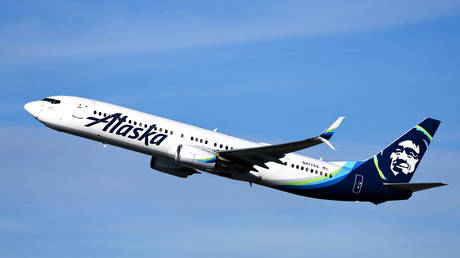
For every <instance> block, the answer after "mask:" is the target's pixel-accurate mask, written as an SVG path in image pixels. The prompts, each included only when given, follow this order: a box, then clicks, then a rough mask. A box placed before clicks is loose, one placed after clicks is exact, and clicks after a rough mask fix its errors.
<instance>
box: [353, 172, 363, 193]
mask: <svg viewBox="0 0 460 258" xmlns="http://www.w3.org/2000/svg"><path fill="white" fill-rule="evenodd" d="M363 181H364V177H363V176H362V175H360V174H356V176H355V184H354V185H353V190H352V191H353V193H355V194H359V193H360V192H361V188H363Z"/></svg>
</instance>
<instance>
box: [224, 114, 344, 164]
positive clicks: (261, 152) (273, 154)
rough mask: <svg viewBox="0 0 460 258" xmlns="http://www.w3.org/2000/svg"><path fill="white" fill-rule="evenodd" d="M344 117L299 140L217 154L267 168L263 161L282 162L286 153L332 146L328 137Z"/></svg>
mask: <svg viewBox="0 0 460 258" xmlns="http://www.w3.org/2000/svg"><path fill="white" fill-rule="evenodd" d="M343 119H344V117H339V118H338V119H337V120H336V121H335V122H334V123H333V124H332V125H331V126H329V127H328V128H327V129H326V130H324V131H323V133H321V134H320V135H318V136H316V137H312V138H308V139H305V140H301V141H295V142H288V143H283V144H275V145H265V146H258V147H252V148H244V149H235V150H226V151H219V152H218V155H219V157H221V158H224V159H227V160H240V161H244V162H246V163H250V164H252V165H258V166H261V167H265V168H268V167H267V166H266V165H265V162H269V161H273V162H277V163H280V164H282V163H283V162H281V161H280V158H282V157H284V155H286V154H287V153H291V152H295V151H299V150H303V149H306V148H310V147H313V146H315V145H318V144H320V143H326V144H327V145H328V146H329V147H331V148H332V149H334V147H333V146H332V145H331V143H330V142H329V139H330V138H331V137H332V135H333V134H334V132H335V129H337V127H339V125H340V123H341V122H342V120H343Z"/></svg>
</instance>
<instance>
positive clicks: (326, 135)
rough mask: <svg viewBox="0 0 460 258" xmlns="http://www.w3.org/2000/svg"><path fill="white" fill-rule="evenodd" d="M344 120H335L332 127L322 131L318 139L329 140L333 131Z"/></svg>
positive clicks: (340, 118) (341, 118)
mask: <svg viewBox="0 0 460 258" xmlns="http://www.w3.org/2000/svg"><path fill="white" fill-rule="evenodd" d="M344 118H345V117H344V116H341V117H339V118H337V120H335V122H334V123H333V124H332V125H330V126H329V127H328V128H327V129H326V130H324V132H323V133H322V134H321V135H320V137H321V138H323V139H325V140H329V139H331V137H332V135H333V134H334V132H335V129H337V127H339V125H340V123H342V120H343V119H344Z"/></svg>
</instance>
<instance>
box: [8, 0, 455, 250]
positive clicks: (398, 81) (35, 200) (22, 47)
mask: <svg viewBox="0 0 460 258" xmlns="http://www.w3.org/2000/svg"><path fill="white" fill-rule="evenodd" d="M0 33H1V35H2V37H0V79H1V89H2V91H1V93H0V94H1V97H2V102H1V103H0V114H1V115H2V118H3V119H1V120H0V130H1V134H0V139H1V140H0V143H1V144H0V154H1V155H0V161H1V164H2V169H1V170H0V256H1V257H254V256H264V257H280V256H287V257H305V256H306V255H310V256H313V255H321V256H323V257H337V256H339V255H340V256H342V257H351V256H353V257H356V255H357V254H361V255H366V256H368V255H370V254H372V256H375V257H388V256H390V255H391V256H392V257H433V256H443V257H457V256H458V255H457V253H458V252H459V251H460V250H459V247H458V242H459V240H460V232H459V229H460V223H459V222H458V218H459V216H460V208H459V207H460V202H459V200H458V198H457V196H459V194H460V190H459V189H458V187H457V183H456V182H458V181H459V179H460V176H458V174H457V171H458V168H457V166H456V161H457V160H458V158H459V157H460V144H459V141H460V133H459V132H460V118H459V116H458V111H460V98H459V87H458V85H460V77H459V74H460V70H459V67H460V61H459V60H460V50H459V47H458V46H460V1H423V0H422V1H385V2H382V1H353V2H350V1H347V2H344V1H326V2H323V3H321V4H318V3H316V1H218V2H216V1H167V3H166V2H156V1H126V2H123V1H97V2H94V1H79V2H76V1H40V2H37V1H9V2H8V1H3V2H0ZM49 95H77V96H83V97H89V98H95V99H100V100H104V101H108V102H113V103H115V104H119V105H123V106H128V107H132V108H135V109H139V110H142V111H145V112H149V113H153V114H156V115H161V116H165V117H169V118H172V119H176V120H179V121H183V122H187V123H191V124H195V125H198V126H201V127H205V128H210V129H212V128H215V127H218V128H219V130H220V131H222V132H225V133H229V134H232V135H235V136H239V137H243V138H247V139H251V140H255V141H261V142H270V143H281V142H286V141H291V140H298V139H301V138H305V137H310V136H313V135H316V134H317V133H318V132H320V131H321V130H323V129H324V128H325V127H327V126H328V125H329V124H330V123H331V122H332V121H334V119H336V117H337V116H341V115H344V116H346V117H347V118H346V120H345V121H344V123H343V125H342V126H341V127H340V129H339V130H338V131H337V133H336V135H335V136H334V139H333V140H332V141H333V144H334V145H335V147H336V148H337V149H338V150H337V151H332V150H330V149H328V148H327V147H325V146H318V147H314V148H312V149H309V150H305V151H302V152H301V153H303V154H306V155H309V156H312V157H315V158H319V157H324V159H325V160H330V161H338V160H360V159H364V158H367V157H369V156H371V155H373V154H374V153H377V152H378V151H379V150H380V149H382V148H383V147H385V146H386V145H387V144H388V143H390V142H391V141H392V140H393V139H395V138H396V137H398V136H399V135H401V134H402V133H403V132H405V131H406V130H407V129H409V128H410V127H412V126H413V125H414V124H416V123H417V122H419V121H420V120H422V119H423V118H424V117H426V116H431V117H434V118H437V119H440V120H441V121H442V123H441V126H440V128H439V130H438V132H437V134H436V136H435V138H434V141H433V144H432V145H431V148H430V150H429V151H428V152H427V154H426V155H425V157H424V159H423V161H422V163H421V165H420V166H419V168H418V170H417V173H416V174H415V176H414V177H413V181H414V182H432V181H436V182H437V181H440V182H445V183H448V184H449V185H448V186H446V187H443V188H439V189H433V190H429V191H424V192H419V193H417V194H415V195H414V196H413V197H412V199H411V200H409V201H401V202H388V203H384V204H381V205H379V206H375V205H372V204H368V203H346V202H334V201H322V200H315V199H310V198H304V197H299V196H294V195H290V194H287V193H283V192H279V191H276V190H272V189H267V188H263V187H261V186H254V187H252V188H250V187H249V186H248V184H246V183H242V182H237V181H230V180H228V179H224V178H219V177H215V176H211V175H206V174H201V175H195V176H192V177H190V178H188V179H185V180H184V179H180V178H175V177H173V176H169V175H165V174H162V173H160V172H156V171H153V170H151V169H150V168H149V157H147V156H145V155H142V154H138V153H133V152H130V151H127V150H122V149H118V148H115V147H112V146H108V147H107V148H105V149H104V148H103V147H102V146H101V144H98V143H95V142H91V141H89V140H86V139H81V138H77V137H74V136H70V135H65V134H62V133H58V132H55V131H52V130H51V129H48V128H45V127H44V126H43V125H41V124H40V123H38V122H37V121H35V120H34V119H33V118H32V117H30V116H29V115H28V114H27V113H26V112H25V111H24V109H23V105H24V103H26V102H28V101H32V100H36V99H39V98H43V97H45V96H49Z"/></svg>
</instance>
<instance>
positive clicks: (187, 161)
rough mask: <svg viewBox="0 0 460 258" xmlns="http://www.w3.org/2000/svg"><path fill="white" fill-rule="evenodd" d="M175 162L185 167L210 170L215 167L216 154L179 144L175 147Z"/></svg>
mask: <svg viewBox="0 0 460 258" xmlns="http://www.w3.org/2000/svg"><path fill="white" fill-rule="evenodd" d="M176 162H178V163H180V164H183V165H184V166H187V167H192V168H196V169H202V170H211V169H214V168H215V167H216V164H217V155H216V153H215V152H213V151H209V150H205V149H201V148H199V147H195V146H190V145H182V144H181V145H179V146H178V147H177V151H176Z"/></svg>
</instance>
